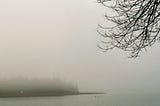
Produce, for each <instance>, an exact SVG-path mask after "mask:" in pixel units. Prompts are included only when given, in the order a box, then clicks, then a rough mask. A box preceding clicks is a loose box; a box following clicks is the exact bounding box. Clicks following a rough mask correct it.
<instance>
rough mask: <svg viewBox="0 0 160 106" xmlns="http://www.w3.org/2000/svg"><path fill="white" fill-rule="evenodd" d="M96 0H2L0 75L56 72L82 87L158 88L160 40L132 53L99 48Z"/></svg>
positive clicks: (49, 74) (99, 18)
mask: <svg viewBox="0 0 160 106" xmlns="http://www.w3.org/2000/svg"><path fill="white" fill-rule="evenodd" d="M106 11H107V10H105V9H104V8H103V7H102V6H101V5H100V4H97V3H96V0H0V77H1V78H13V77H33V78H34V77H47V78H52V77H57V78H60V79H62V80H67V81H72V82H74V83H78V85H79V87H80V89H93V90H94V89H98V90H106V89H112V90H117V89H140V90H147V91H153V90H154V91H158V90H159V89H160V61H159V59H160V55H159V54H160V46H159V44H156V45H154V46H153V47H151V48H149V49H148V51H147V52H143V53H142V54H141V57H140V58H137V59H128V58H127V56H128V54H127V53H125V52H122V51H121V50H113V51H109V52H107V53H103V52H101V50H99V49H98V48H97V44H98V42H99V41H100V36H99V35H98V34H97V32H96V29H97V25H98V23H103V22H102V21H103V15H104V14H105V12H106Z"/></svg>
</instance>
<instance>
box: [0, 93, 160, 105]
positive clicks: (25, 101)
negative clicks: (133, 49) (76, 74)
mask: <svg viewBox="0 0 160 106" xmlns="http://www.w3.org/2000/svg"><path fill="white" fill-rule="evenodd" d="M0 106H160V95H159V94H143V95H142V94H136V95H135V94H134V95H132V94H105V95H78V96H61V97H28V98H0Z"/></svg>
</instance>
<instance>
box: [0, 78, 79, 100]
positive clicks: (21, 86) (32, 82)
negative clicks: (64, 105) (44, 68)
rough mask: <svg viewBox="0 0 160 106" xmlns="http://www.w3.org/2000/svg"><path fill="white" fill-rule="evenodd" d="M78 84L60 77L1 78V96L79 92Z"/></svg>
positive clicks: (72, 93) (52, 94) (51, 94)
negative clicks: (59, 78)
mask: <svg viewBox="0 0 160 106" xmlns="http://www.w3.org/2000/svg"><path fill="white" fill-rule="evenodd" d="M78 93H79V91H78V87H77V85H76V84H72V83H69V82H64V81H62V80H58V79H52V80H51V79H27V78H12V79H3V80H2V79H1V80H0V97H11V96H59V95H74V94H78Z"/></svg>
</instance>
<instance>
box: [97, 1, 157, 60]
mask: <svg viewBox="0 0 160 106" xmlns="http://www.w3.org/2000/svg"><path fill="white" fill-rule="evenodd" d="M98 2H99V3H101V4H103V6H105V7H106V8H110V9H112V10H114V12H115V15H114V16H109V15H105V18H106V19H107V21H109V22H112V23H113V25H114V26H111V27H104V26H102V25H99V29H98V32H99V33H100V35H102V36H103V37H104V38H109V39H110V40H109V42H108V41H107V43H106V42H102V43H103V44H105V47H100V48H103V49H104V50H106V51H107V50H110V49H113V48H119V49H122V50H124V51H129V52H130V53H131V55H130V57H132V58H135V57H137V56H138V55H139V54H140V52H141V51H142V50H144V49H145V48H146V47H149V46H152V45H153V44H154V43H155V42H157V41H159V40H160V34H159V33H160V0H98ZM108 2H112V3H113V5H107V3H108Z"/></svg>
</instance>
